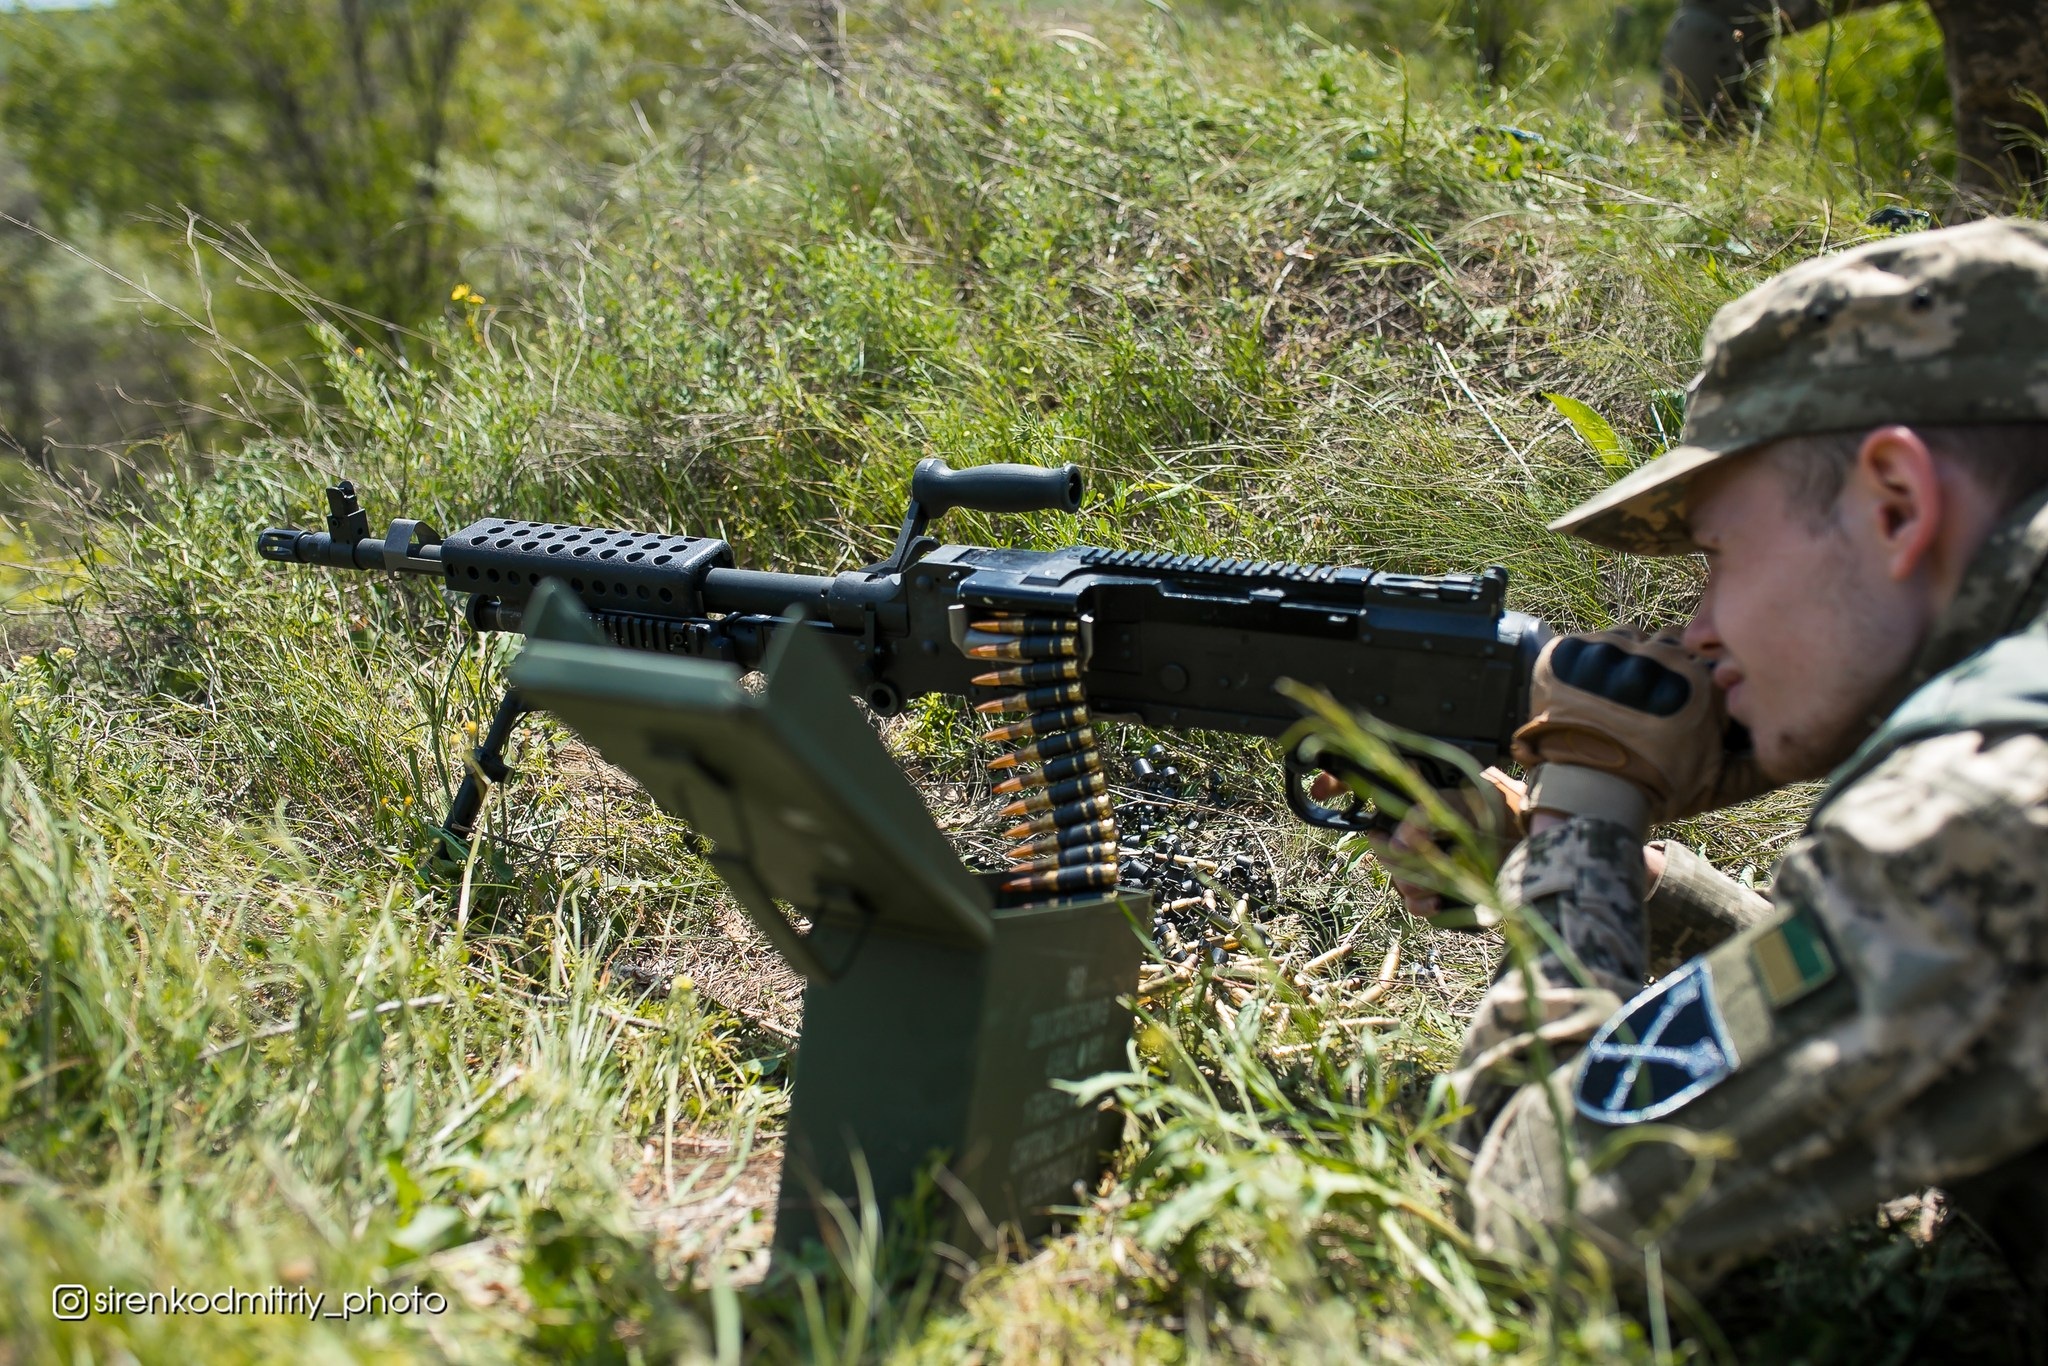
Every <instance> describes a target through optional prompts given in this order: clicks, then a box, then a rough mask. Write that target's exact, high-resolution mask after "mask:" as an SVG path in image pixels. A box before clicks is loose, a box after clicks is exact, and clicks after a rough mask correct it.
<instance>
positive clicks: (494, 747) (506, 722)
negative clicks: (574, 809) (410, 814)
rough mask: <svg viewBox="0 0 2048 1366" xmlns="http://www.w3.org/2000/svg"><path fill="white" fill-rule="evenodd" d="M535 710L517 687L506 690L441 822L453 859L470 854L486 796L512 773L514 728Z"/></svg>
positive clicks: (473, 751)
mask: <svg viewBox="0 0 2048 1366" xmlns="http://www.w3.org/2000/svg"><path fill="white" fill-rule="evenodd" d="M532 710H533V708H532V707H529V706H528V705H527V704H526V701H525V699H524V698H522V697H520V695H519V690H518V689H517V688H507V689H505V696H504V697H503V698H502V699H501V700H500V701H499V703H498V710H497V712H496V713H495V714H494V715H493V716H492V717H491V728H490V729H489V730H488V731H486V732H484V742H483V743H482V744H480V745H478V746H477V747H476V748H475V749H474V750H472V751H471V752H470V763H469V766H468V767H469V771H468V772H467V773H466V774H464V775H463V779H462V786H461V787H459V788H457V789H456V790H455V800H454V801H452V802H450V803H449V804H448V815H447V816H446V818H444V819H443V820H442V822H441V836H442V838H443V840H445V841H446V843H447V845H448V852H449V853H450V854H452V855H453V856H454V857H456V858H462V857H465V856H466V855H467V854H468V852H469V841H470V837H471V836H472V835H474V834H475V833H476V821H477V817H478V816H480V815H482V814H483V809H484V796H485V794H486V793H488V792H489V791H490V789H491V788H493V787H495V786H497V785H498V784H499V783H502V782H504V781H505V779H506V778H507V777H509V776H510V775H511V772H512V770H511V768H510V767H509V766H507V764H506V763H505V746H506V744H507V743H509V742H510V741H511V739H512V727H513V726H515V725H517V724H518V723H519V718H520V717H522V716H524V715H526V713H528V712H530V711H532Z"/></svg>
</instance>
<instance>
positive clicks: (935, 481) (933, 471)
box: [910, 455, 1081, 517]
mask: <svg viewBox="0 0 2048 1366" xmlns="http://www.w3.org/2000/svg"><path fill="white" fill-rule="evenodd" d="M910 497H911V500H912V501H913V502H914V503H916V505H917V506H918V507H920V508H922V509H923V510H924V514H925V515H926V516H927V517H936V516H938V515H939V514H940V513H942V512H946V511H949V510H950V509H953V508H966V509H968V510H969V511H972V512H1079V511H1080V510H1081V467H1080V466H1079V465H1056V466H1053V467H1051V468H1045V467H1042V466H1038V465H975V466H973V467H972V468H970V469H964V470H956V469H953V468H952V467H950V466H948V465H947V464H946V462H945V461H944V460H941V459H940V458H939V457H938V456H936V455H934V456H928V457H926V458H925V459H923V460H920V461H918V462H917V469H916V470H915V471H914V472H912V474H911V476H910Z"/></svg>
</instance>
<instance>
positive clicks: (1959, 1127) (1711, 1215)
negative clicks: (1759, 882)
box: [1474, 731, 2048, 1277]
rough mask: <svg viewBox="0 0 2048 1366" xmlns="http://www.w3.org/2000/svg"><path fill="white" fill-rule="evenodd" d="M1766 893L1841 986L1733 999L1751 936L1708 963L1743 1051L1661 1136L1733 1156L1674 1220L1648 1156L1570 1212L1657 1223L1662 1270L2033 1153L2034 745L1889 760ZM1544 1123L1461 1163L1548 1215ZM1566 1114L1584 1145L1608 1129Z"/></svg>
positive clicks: (2045, 1051)
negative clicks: (1796, 923)
mask: <svg viewBox="0 0 2048 1366" xmlns="http://www.w3.org/2000/svg"><path fill="white" fill-rule="evenodd" d="M1773 894H1774V898H1773V899H1774V901H1775V902H1776V904H1777V907H1778V915H1774V916H1773V917H1772V918H1771V920H1770V921H1769V922H1768V924H1769V925H1770V926H1777V925H1781V924H1785V923H1789V921H1790V920H1792V919H1795V918H1798V917H1802V916H1803V917H1805V919H1806V920H1807V921H1808V922H1811V923H1816V924H1817V925H1818V926H1819V928H1820V930H1821V932H1822V934H1823V936H1824V938H1825V941H1826V948H1827V950H1828V953H1829V955H1830V958H1829V961H1830V962H1831V963H1832V964H1833V966H1832V968H1831V969H1829V971H1831V972H1832V973H1833V974H1834V975H1833V976H1830V977H1826V978H1825V979H1822V978H1819V977H1808V976H1805V975H1802V974H1794V977H1795V978H1799V980H1794V981H1790V982H1789V986H1790V988H1791V989H1790V990H1786V991H1780V990H1779V988H1776V987H1773V988H1770V989H1769V991H1768V992H1764V993H1759V992H1758V991H1754V990H1752V991H1749V992H1748V993H1747V995H1748V1004H1747V1005H1743V1004H1741V1002H1740V1000H1739V999H1738V998H1740V997H1741V996H1743V994H1744V993H1743V992H1741V991H1739V990H1737V988H1738V987H1739V986H1740V984H1741V983H1742V982H1744V981H1746V980H1756V981H1760V982H1761V981H1768V980H1769V979H1771V978H1773V976H1774V974H1773V973H1772V972H1771V971H1770V970H1769V967H1768V964H1766V963H1765V961H1764V959H1763V958H1762V957H1759V956H1758V949H1759V946H1762V945H1764V944H1766V943H1767V942H1769V939H1770V936H1769V932H1768V929H1767V928H1766V927H1763V926H1760V927H1758V928H1757V930H1756V931H1754V932H1751V933H1746V934H1744V935H1743V936H1741V937H1739V938H1738V939H1735V940H1731V941H1729V942H1728V943H1726V944H1724V945H1723V946H1721V947H1719V948H1716V949H1715V950H1713V951H1712V952H1711V953H1710V954H1709V955H1708V962H1709V964H1710V965H1714V966H1716V967H1717V968H1718V969H1719V970H1721V971H1722V972H1723V973H1724V975H1725V986H1724V991H1725V992H1726V993H1727V994H1726V995H1724V997H1723V1005H1724V1007H1731V1008H1732V1009H1731V1013H1730V1015H1729V1020H1730V1025H1731V1028H1732V1029H1733V1030H1734V1031H1735V1032H1736V1033H1737V1034H1738V1035H1746V1036H1747V1037H1748V1038H1749V1039H1750V1042H1749V1043H1745V1044H1744V1045H1743V1046H1742V1048H1741V1051H1740V1062H1739V1064H1738V1065H1737V1066H1736V1068H1735V1070H1734V1071H1733V1073H1732V1074H1731V1075H1729V1076H1728V1077H1727V1079H1726V1080H1724V1081H1722V1082H1721V1083H1719V1084H1718V1085H1716V1086H1714V1087H1713V1088H1712V1089H1710V1090H1707V1091H1706V1092H1705V1093H1704V1094H1703V1095H1701V1096H1700V1097H1698V1098H1697V1099H1694V1100H1692V1101H1690V1102H1688V1103H1686V1104H1685V1105H1683V1106H1682V1107H1681V1108H1679V1109H1676V1110H1674V1111H1672V1112H1671V1113H1670V1114H1669V1115H1668V1116H1667V1117H1666V1118H1665V1121H1664V1122H1666V1123H1671V1124H1676V1125H1679V1126H1682V1127H1684V1128H1687V1129H1690V1130H1693V1131H1694V1132H1697V1133H1712V1134H1717V1135H1720V1136H1721V1137H1723V1138H1725V1139H1727V1140H1728V1141H1729V1144H1730V1147H1729V1153H1730V1154H1731V1155H1730V1156H1727V1157H1724V1159H1723V1160H1722V1161H1720V1162H1719V1163H1717V1164H1716V1165H1715V1167H1714V1168H1713V1171H1712V1179H1711V1182H1710V1183H1709V1184H1708V1185H1707V1186H1706V1188H1705V1189H1704V1190H1697V1189H1696V1188H1695V1191H1694V1193H1693V1194H1696V1195H1697V1198H1696V1199H1695V1198H1693V1194H1688V1195H1686V1196H1685V1197H1684V1199H1685V1200H1686V1201H1688V1202H1689V1203H1687V1204H1685V1205H1684V1206H1683V1208H1682V1212H1678V1211H1676V1210H1674V1207H1673V1204H1672V1202H1673V1200H1674V1197H1675V1196H1677V1194H1678V1192H1680V1191H1681V1190H1684V1189H1685V1188H1686V1187H1687V1183H1688V1180H1689V1178H1690V1173H1691V1166H1690V1163H1689V1161H1687V1160H1686V1159H1684V1157H1683V1155H1682V1153H1681V1152H1680V1151H1679V1150H1678V1149H1677V1148H1671V1147H1667V1146H1666V1145H1663V1144H1657V1143H1650V1144H1642V1145H1637V1146H1636V1147H1634V1148H1631V1149H1630V1150H1629V1151H1628V1153H1627V1154H1626V1155H1625V1156H1624V1157H1622V1158H1621V1159H1620V1160H1618V1161H1616V1162H1614V1163H1613V1164H1612V1165H1611V1166H1608V1167H1606V1168H1605V1169H1604V1170H1602V1171H1601V1172H1600V1173H1599V1174H1598V1175H1597V1176H1595V1177H1593V1178H1592V1179H1590V1180H1589V1181H1588V1182H1587V1183H1586V1184H1585V1185H1583V1186H1582V1187H1581V1188H1580V1189H1579V1193H1578V1195H1579V1199H1580V1200H1581V1202H1582V1203H1581V1205H1580V1210H1581V1212H1582V1214H1583V1215H1584V1217H1585V1218H1586V1219H1587V1220H1588V1221H1589V1222H1590V1223H1591V1224H1592V1225H1594V1226H1596V1227H1597V1228H1599V1229H1601V1230H1604V1231H1605V1232H1606V1233H1608V1234H1611V1235H1613V1237H1614V1238H1615V1239H1616V1240H1617V1244H1618V1245H1619V1246H1624V1247H1625V1246H1627V1244H1628V1243H1629V1241H1630V1240H1632V1239H1635V1238H1638V1237H1640V1236H1641V1232H1642V1230H1644V1229H1645V1228H1648V1227H1655V1226H1660V1225H1666V1226H1667V1229H1668V1231H1666V1232H1665V1233H1664V1234H1663V1235H1662V1237H1661V1239H1660V1241H1661V1243H1662V1246H1663V1249H1664V1254H1665V1257H1666V1265H1667V1266H1668V1267H1671V1268H1673V1269H1674V1272H1681V1271H1682V1272H1684V1273H1685V1274H1690V1275H1701V1276H1707V1277H1711V1276H1712V1275H1714V1274H1718V1272H1719V1271H1720V1270H1721V1269H1724V1268H1726V1267H1727V1266H1729V1265H1731V1264H1733V1263H1734V1262H1735V1261H1738V1260H1740V1259H1741V1258H1742V1257H1744V1256H1747V1255H1750V1254H1752V1253H1754V1252H1755V1251H1757V1250H1759V1249H1761V1248H1764V1247H1767V1246H1770V1245H1772V1244H1774V1243H1776V1242H1779V1241H1781V1240H1782V1239H1784V1238H1787V1237H1790V1236H1793V1235H1796V1234H1800V1233H1806V1232H1812V1231H1815V1230H1818V1229H1822V1228H1826V1227H1829V1226H1832V1225H1835V1224H1839V1223H1840V1222H1841V1221H1842V1220H1844V1219H1846V1218H1852V1217H1855V1216H1857V1215H1859V1214H1864V1213H1867V1212H1868V1211H1869V1210H1870V1209H1872V1208H1873V1207H1875V1205H1876V1204H1877V1203H1878V1202H1879V1201H1881V1200H1884V1199H1887V1198H1890V1197H1893V1196H1896V1195H1900V1194H1903V1193H1906V1192H1910V1191H1915V1190H1920V1189H1924V1188H1925V1187H1927V1186H1929V1185H1944V1184H1947V1183H1949V1182H1952V1181H1954V1180H1956V1179H1958V1178H1962V1177H1967V1176H1970V1175H1972V1174H1974V1173H1978V1172H1983V1171H1987V1170H1989V1169H1992V1168H1994V1167H1996V1166H1998V1165H1999V1164H2001V1163H2004V1162H2006V1161H2008V1160H2010V1159H2012V1158H2014V1157H2015V1156H2016V1155H2018V1154H2022V1153H2025V1152H2027V1151H2028V1150H2030V1149H2034V1148H2036V1147H2037V1146H2038V1145H2040V1144H2042V1143H2043V1142H2044V1141H2048V737H2043V736H2041V735H2036V734H2030V733H2020V734H2009V735H2005V736H1994V737H1991V738H1986V737H1985V736H1984V735H1982V734H1981V733H1979V732H1975V731H1969V732H1961V733H1957V734H1951V735H1944V736H1938V737H1935V738H1932V739H1927V740H1922V741H1919V742H1916V743H1913V744H1910V745H1906V746H1902V747H1901V748H1900V749H1899V750H1898V751H1896V752H1895V753H1893V754H1892V755H1891V756H1890V757H1888V758H1887V759H1885V760H1884V761H1883V762H1882V763H1881V764H1879V765H1878V766H1877V767H1876V768H1874V769H1872V770H1871V771H1870V772H1869V773H1867V774H1865V775H1864V776H1863V777H1862V778H1860V779H1858V780H1857V781H1856V782H1855V783H1853V784H1852V785H1851V786H1849V787H1848V788H1846V789H1844V790H1843V791H1842V792H1841V793H1840V794H1839V795H1838V796H1837V797H1836V798H1835V799H1834V800H1833V801H1832V802H1830V803H1829V804H1828V805H1826V806H1825V807H1823V808H1822V809H1821V811H1820V813H1819V815H1818V816H1817V818H1816V820H1815V823H1814V826H1813V828H1812V829H1811V830H1810V831H1809V832H1808V834H1807V835H1806V836H1804V837H1803V838H1801V839H1800V840H1799V841H1798V843H1796V844H1795V845H1793V846H1792V848H1791V849H1789V850H1788V851H1787V853H1786V855H1785V857H1784V859H1783V860H1782V861H1781V862H1780V863H1779V865H1778V872H1777V877H1776V879H1775V880H1774V882H1773ZM1781 917H1782V918H1781ZM1759 936H1761V937H1759ZM1779 980H1780V981H1781V983H1783V982H1784V979H1782V978H1781V979H1779ZM1808 981H1824V985H1820V986H1807V985H1806V983H1807V982H1808ZM1759 1010H1761V1011H1763V1012H1765V1013H1763V1014H1760V1015H1759V1014H1754V1013H1753V1012H1756V1011H1759ZM1745 1021H1746V1023H1745ZM1568 1075H1569V1074H1567V1073H1565V1072H1563V1071H1559V1072H1558V1073H1556V1074H1554V1078H1553V1080H1554V1081H1555V1082H1556V1083H1557V1084H1559V1085H1567V1086H1568V1085H1569V1082H1568V1080H1567V1078H1568ZM1522 1095H1523V1097H1531V1096H1539V1095H1540V1091H1539V1088H1533V1087H1532V1088H1528V1089H1527V1090H1525V1091H1524V1092H1523V1093H1522ZM1524 1112H1526V1113H1524ZM1547 1123H1548V1120H1547V1118H1546V1115H1545V1112H1544V1111H1543V1109H1542V1107H1541V1106H1538V1105H1536V1104H1535V1103H1534V1102H1533V1101H1518V1102H1517V1103H1516V1105H1515V1106H1514V1107H1513V1108H1512V1109H1511V1110H1510V1112H1509V1113H1508V1114H1507V1115H1505V1116H1503V1117H1502V1118H1501V1121H1500V1123H1499V1125H1497V1126H1496V1129H1495V1132H1494V1133H1493V1134H1492V1135H1490V1136H1489V1138H1488V1141H1489V1143H1491V1145H1492V1147H1491V1149H1490V1151H1489V1153H1487V1154H1482V1161H1481V1163H1479V1164H1478V1166H1479V1167H1484V1168H1485V1170H1484V1172H1483V1173H1482V1172H1480V1171H1479V1170H1477V1168H1475V1177H1474V1180H1475V1183H1483V1184H1484V1185H1485V1189H1486V1190H1487V1191H1488V1192H1490V1194H1489V1195H1488V1198H1489V1199H1492V1200H1494V1201H1495V1203H1502V1197H1503V1193H1505V1197H1506V1198H1508V1199H1511V1200H1512V1202H1513V1203H1514V1204H1515V1205H1517V1206H1519V1207H1526V1208H1532V1209H1538V1210H1541V1209H1544V1208H1545V1207H1547V1206H1550V1205H1554V1203H1555V1202H1556V1200H1557V1199H1558V1195H1559V1191H1558V1188H1557V1183H1556V1181H1555V1180H1554V1179H1552V1178H1550V1177H1546V1176H1544V1175H1543V1170H1544V1168H1543V1161H1544V1160H1548V1159H1547V1158H1546V1157H1545V1156H1544V1154H1545V1153H1546V1152H1547V1151H1548V1150H1552V1149H1555V1147H1556V1143H1555V1139H1554V1138H1549V1139H1546V1138H1545V1137H1544V1131H1545V1128H1546V1125H1547ZM1578 1123H1579V1126H1580V1129H1581V1133H1580V1143H1581V1144H1582V1146H1583V1145H1589V1144H1590V1145H1597V1144H1599V1143H1601V1142H1604V1141H1605V1138H1606V1136H1607V1135H1609V1134H1611V1133H1612V1131H1611V1130H1607V1129H1604V1128H1602V1127H1601V1126H1597V1125H1590V1126H1589V1124H1588V1123H1587V1121H1584V1120H1583V1119H1581V1120H1579V1121H1578ZM1531 1154H1534V1156H1531ZM1480 1203H1484V1202H1480ZM1502 1207H1503V1208H1506V1207H1508V1206H1507V1205H1506V1204H1502ZM1488 1208H1491V1206H1489V1207H1488ZM1488 1217H1490V1216H1488ZM1674 1217H1675V1222H1668V1221H1670V1220H1671V1219H1673V1218H1674ZM1495 1224H1496V1225H1498V1226H1499V1227H1503V1228H1504V1227H1505V1225H1504V1224H1501V1223H1500V1221H1499V1220H1498V1219H1496V1220H1495ZM1490 1236H1493V1237H1495V1238H1496V1239H1499V1238H1501V1237H1505V1236H1506V1235H1505V1234H1501V1233H1494V1234H1492V1235H1490Z"/></svg>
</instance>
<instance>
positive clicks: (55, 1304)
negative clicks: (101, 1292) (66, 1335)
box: [50, 1285, 92, 1323]
mask: <svg viewBox="0 0 2048 1366" xmlns="http://www.w3.org/2000/svg"><path fill="white" fill-rule="evenodd" d="M50 1312H51V1313H52V1314H55V1315H56V1316H57V1317H58V1318H60V1319H62V1320H64V1321H65V1322H66V1323H76V1322H78V1321H79V1320H80V1319H83V1318H87V1317H89V1316H90V1315H91V1313H92V1302H91V1301H90V1300H89V1299H87V1298H86V1293H85V1287H84V1286H82V1285H60V1286H58V1287H57V1288H56V1289H54V1290H52V1291H51V1292H50Z"/></svg>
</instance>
